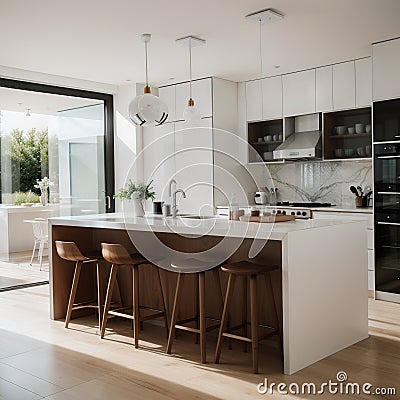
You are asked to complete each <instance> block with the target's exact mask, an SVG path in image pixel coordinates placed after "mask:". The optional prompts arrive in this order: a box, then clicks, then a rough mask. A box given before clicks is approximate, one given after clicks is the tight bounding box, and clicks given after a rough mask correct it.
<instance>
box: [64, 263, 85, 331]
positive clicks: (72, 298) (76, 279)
mask: <svg viewBox="0 0 400 400" xmlns="http://www.w3.org/2000/svg"><path fill="white" fill-rule="evenodd" d="M81 268H82V262H80V261H77V262H76V264H75V271H74V278H73V280H72V288H71V293H70V295H69V301H68V308H67V315H66V317H65V327H66V328H68V325H69V320H70V319H71V313H72V307H73V305H74V302H75V295H76V290H77V289H78V282H79V276H80V274H81Z"/></svg>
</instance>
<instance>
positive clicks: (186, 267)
mask: <svg viewBox="0 0 400 400" xmlns="http://www.w3.org/2000/svg"><path fill="white" fill-rule="evenodd" d="M201 266H203V267H204V265H203V264H202V263H201V261H199V260H196V259H194V258H188V259H185V260H181V261H179V262H172V263H171V267H172V268H174V269H175V270H176V272H178V279H177V283H176V290H175V298H174V306H173V309H172V317H171V324H170V330H169V336H168V344H167V354H171V351H172V344H173V341H174V339H175V330H176V329H180V330H184V331H187V332H192V333H196V334H198V335H199V336H200V354H201V362H202V363H203V364H205V363H206V333H207V332H209V331H212V330H214V329H218V328H219V326H220V324H219V320H218V323H217V324H213V325H209V326H207V324H206V322H207V319H212V320H214V321H215V320H216V319H215V318H210V317H207V316H206V310H205V302H206V301H205V297H206V294H205V276H206V273H205V272H204V271H202V272H195V271H198V270H199V267H201ZM210 271H211V272H212V273H213V276H214V281H215V284H216V287H217V291H218V298H219V299H220V302H221V309H222V306H223V296H222V289H221V281H220V277H219V270H218V268H213V269H211V270H210ZM188 275H194V283H195V290H194V303H195V304H194V308H195V310H197V312H196V311H195V313H194V314H195V315H194V316H193V317H190V318H186V319H185V320H181V321H177V316H178V308H179V306H180V303H181V300H182V298H181V297H182V289H183V283H184V279H185V277H186V276H188ZM193 322H195V323H196V327H195V328H193V327H190V326H187V324H188V323H193Z"/></svg>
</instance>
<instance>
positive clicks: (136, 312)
mask: <svg viewBox="0 0 400 400" xmlns="http://www.w3.org/2000/svg"><path fill="white" fill-rule="evenodd" d="M139 312H140V311H139V267H138V266H137V265H134V266H133V328H134V329H133V335H134V338H135V348H136V349H137V348H139V328H140V315H139Z"/></svg>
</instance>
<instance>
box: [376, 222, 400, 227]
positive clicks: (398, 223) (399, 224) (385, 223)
mask: <svg viewBox="0 0 400 400" xmlns="http://www.w3.org/2000/svg"><path fill="white" fill-rule="evenodd" d="M378 225H396V226H400V222H381V221H378Z"/></svg>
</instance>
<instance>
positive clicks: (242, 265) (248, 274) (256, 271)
mask: <svg viewBox="0 0 400 400" xmlns="http://www.w3.org/2000/svg"><path fill="white" fill-rule="evenodd" d="M278 268H279V267H278V266H276V265H265V264H255V263H251V262H249V261H240V262H236V263H230V264H224V265H223V266H222V267H221V270H222V271H224V272H226V273H228V274H229V278H228V286H227V289H226V295H225V302H224V309H223V312H222V317H221V326H220V329H219V333H218V341H217V348H216V351H215V363H216V364H218V363H219V360H220V357H221V350H222V341H223V338H224V337H227V338H229V339H235V340H240V341H243V342H246V343H251V347H252V353H253V354H252V355H253V372H254V373H255V374H256V373H258V342H259V341H260V340H262V339H265V338H267V337H270V336H273V335H279V338H280V339H281V333H280V325H279V320H278V312H277V309H276V304H275V298H274V292H273V287H272V283H271V276H270V272H271V271H274V270H276V269H278ZM258 275H264V278H265V283H266V294H267V297H268V304H267V305H269V306H270V307H271V315H272V318H273V321H272V322H273V326H269V325H261V324H259V323H258V299H257V276H258ZM237 276H241V277H242V278H243V279H244V282H243V298H242V305H243V309H242V323H241V324H240V325H237V326H234V327H231V328H227V322H228V314H229V307H230V305H231V301H232V296H233V292H234V287H235V282H236V278H237ZM248 281H250V331H251V335H250V337H249V336H248V335H247V325H248V322H247V283H248ZM259 327H263V328H266V329H267V330H268V332H267V333H266V334H265V335H262V336H259V334H258V328H259ZM239 329H241V331H242V332H241V335H239V334H236V333H234V332H235V331H237V330H239Z"/></svg>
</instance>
